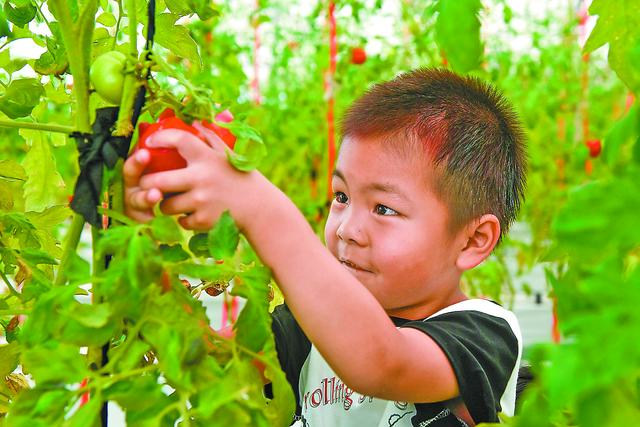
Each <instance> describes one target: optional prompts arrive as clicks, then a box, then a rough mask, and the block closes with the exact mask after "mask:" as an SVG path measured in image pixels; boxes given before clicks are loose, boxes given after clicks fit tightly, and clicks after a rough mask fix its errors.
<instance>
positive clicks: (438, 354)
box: [242, 174, 458, 402]
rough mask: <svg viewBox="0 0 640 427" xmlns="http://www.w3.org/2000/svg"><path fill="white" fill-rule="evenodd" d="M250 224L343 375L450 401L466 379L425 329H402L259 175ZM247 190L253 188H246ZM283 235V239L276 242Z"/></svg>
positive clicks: (393, 396) (402, 393)
mask: <svg viewBox="0 0 640 427" xmlns="http://www.w3.org/2000/svg"><path fill="white" fill-rule="evenodd" d="M254 179H255V181H256V183H255V184H254V185H255V187H254V188H255V190H258V191H255V190H254V191H253V192H252V193H248V194H252V195H253V197H251V198H252V201H251V202H252V204H253V206H251V207H250V208H248V209H247V212H251V214H250V219H247V220H246V221H243V222H242V223H243V231H244V233H245V235H246V236H247V238H248V239H249V241H250V242H251V244H252V245H253V246H254V248H255V249H256V251H257V252H258V254H259V255H260V257H261V259H262V260H263V262H264V263H265V264H266V265H268V266H269V267H270V268H271V269H272V270H273V274H274V276H275V277H276V280H277V282H278V284H279V285H280V287H281V289H282V292H283V293H284V296H285V299H286V301H287V304H288V305H289V308H290V309H291V311H292V312H293V314H294V315H295V317H296V319H297V320H298V322H299V323H300V326H301V327H302V329H303V330H304V331H305V333H306V334H307V335H308V337H309V339H310V340H311V342H313V343H314V345H315V346H316V347H317V348H318V350H319V351H320V353H321V354H322V355H323V357H324V358H325V359H326V360H327V362H328V363H329V364H330V365H331V367H332V368H333V369H334V370H335V371H336V373H337V374H338V376H339V377H340V378H341V379H342V380H343V381H344V382H345V383H346V384H347V385H348V386H349V387H351V388H353V389H355V390H356V391H358V392H360V393H363V394H366V395H372V396H376V397H381V398H385V399H388V400H401V401H409V402H430V401H441V400H447V399H450V398H453V397H456V396H457V395H458V383H457V380H456V377H455V374H454V372H453V369H452V367H451V364H450V362H449V360H448V358H447V357H446V356H445V354H444V352H443V351H442V349H441V348H440V347H439V346H438V345H437V344H436V343H435V341H433V340H432V339H431V338H429V336H428V335H426V334H425V333H424V332H421V331H418V330H415V329H410V328H406V329H405V328H402V329H397V328H396V327H395V326H394V324H393V323H392V322H391V320H390V319H389V316H388V315H387V314H386V312H385V311H384V309H383V308H382V306H381V305H380V304H379V303H378V301H377V300H376V299H375V298H374V297H373V295H372V294H371V293H370V292H369V291H368V290H367V289H366V288H365V287H364V286H363V285H362V284H361V283H360V282H359V281H358V280H357V279H356V278H354V277H353V276H352V275H351V274H350V273H349V272H348V271H346V270H345V268H344V267H343V266H342V265H341V264H340V263H339V261H338V260H336V259H335V258H334V257H333V255H332V254H331V253H330V252H329V251H328V250H327V248H326V247H325V246H324V245H323V244H322V243H321V241H320V240H319V239H318V237H317V236H316V235H315V233H314V232H313V230H312V229H311V227H310V226H309V224H308V223H307V221H306V219H305V218H304V217H303V215H302V214H301V213H300V211H299V210H298V209H297V208H296V207H295V205H294V204H293V203H292V202H291V200H290V199H289V198H288V197H287V196H286V195H285V194H284V193H282V192H281V191H280V190H279V189H277V188H276V187H275V186H273V185H272V184H271V183H269V182H268V181H267V180H266V179H265V178H264V177H263V176H262V175H259V174H255V177H254ZM245 194H246V193H245ZM274 242H277V244H274Z"/></svg>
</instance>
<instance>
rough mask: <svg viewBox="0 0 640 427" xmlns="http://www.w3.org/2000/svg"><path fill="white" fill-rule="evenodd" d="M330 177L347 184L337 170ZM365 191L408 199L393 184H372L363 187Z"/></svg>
mask: <svg viewBox="0 0 640 427" xmlns="http://www.w3.org/2000/svg"><path fill="white" fill-rule="evenodd" d="M332 175H333V176H337V177H338V178H340V179H341V180H343V181H344V182H347V180H346V179H345V178H344V175H343V174H342V172H340V171H339V170H338V169H334V170H333V173H332ZM365 191H379V192H382V193H390V194H396V195H398V196H400V197H402V198H405V199H408V197H407V196H406V195H405V194H404V192H403V191H402V190H400V188H398V187H397V186H395V185H393V184H383V183H381V182H373V183H371V184H369V185H367V186H366V187H365Z"/></svg>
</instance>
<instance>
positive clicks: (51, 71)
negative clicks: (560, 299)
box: [33, 38, 69, 76]
mask: <svg viewBox="0 0 640 427" xmlns="http://www.w3.org/2000/svg"><path fill="white" fill-rule="evenodd" d="M68 67H69V61H68V59H67V52H66V50H65V49H64V45H62V44H58V43H57V42H56V40H55V39H53V38H47V51H46V52H44V53H42V55H40V57H39V58H38V59H36V60H35V61H34V62H33V70H34V71H35V72H36V73H38V74H42V75H55V76H60V75H62V74H63V73H64V72H65V71H67V68H68Z"/></svg>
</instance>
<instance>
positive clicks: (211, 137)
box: [192, 121, 228, 153]
mask: <svg viewBox="0 0 640 427" xmlns="http://www.w3.org/2000/svg"><path fill="white" fill-rule="evenodd" d="M192 126H193V127H194V128H196V130H197V131H198V132H200V134H202V136H204V138H205V139H206V140H207V142H208V143H209V145H211V147H213V148H215V149H216V150H220V151H222V152H223V153H224V150H225V149H227V148H228V147H227V145H226V144H225V143H224V141H223V140H222V138H220V137H219V136H218V134H216V133H215V132H214V131H212V130H211V129H209V128H207V127H205V126H204V125H203V124H202V123H200V122H198V121H195V122H193V124H192Z"/></svg>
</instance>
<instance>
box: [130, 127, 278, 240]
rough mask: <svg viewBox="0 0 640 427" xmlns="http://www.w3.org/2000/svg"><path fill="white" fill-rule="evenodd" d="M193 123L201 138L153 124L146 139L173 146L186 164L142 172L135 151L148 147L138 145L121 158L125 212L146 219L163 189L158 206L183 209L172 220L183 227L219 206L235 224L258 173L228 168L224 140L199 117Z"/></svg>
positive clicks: (205, 223)
mask: <svg viewBox="0 0 640 427" xmlns="http://www.w3.org/2000/svg"><path fill="white" fill-rule="evenodd" d="M193 127H195V128H196V129H197V130H198V131H199V132H200V134H202V135H203V136H204V137H205V138H206V142H203V141H202V140H201V139H200V138H198V137H197V136H195V135H193V134H191V133H188V132H185V131H182V130H179V129H163V130H159V131H157V132H156V133H154V134H153V135H151V136H150V137H149V138H148V139H147V146H148V147H150V148H158V147H166V148H174V149H176V150H178V152H179V153H180V155H181V156H182V157H183V158H184V159H185V160H186V161H187V167H186V168H182V169H176V170H172V171H166V172H158V173H153V174H148V175H142V171H143V170H144V167H145V165H146V164H147V163H148V161H149V159H148V158H147V157H145V154H141V153H146V154H147V155H148V154H149V152H148V151H146V150H140V151H138V152H137V153H136V154H135V155H134V156H132V157H131V158H130V159H129V160H127V162H126V163H125V171H124V174H125V205H126V210H125V212H126V213H127V215H129V216H130V217H132V218H134V219H136V220H139V221H148V220H150V219H151V218H153V211H152V209H153V206H154V205H155V204H156V203H157V202H158V201H159V200H160V199H162V196H163V195H164V200H162V202H161V203H160V210H161V211H162V213H164V214H165V215H181V214H182V215H185V216H182V217H181V218H180V219H179V220H178V221H179V222H180V224H181V225H182V226H183V227H184V228H186V229H190V230H208V229H209V228H211V226H212V225H213V224H214V223H215V222H216V221H217V219H218V218H219V217H220V215H221V214H222V212H224V211H225V210H230V211H231V215H232V216H233V217H234V219H235V220H236V222H238V224H239V225H240V224H241V221H240V219H241V218H242V217H243V216H245V215H243V214H245V213H247V212H250V210H251V207H250V206H249V203H250V202H251V201H252V200H253V199H252V197H251V196H252V195H255V194H259V192H257V191H256V190H257V187H255V185H257V184H258V181H260V180H259V177H261V175H260V174H259V173H258V172H250V173H244V172H240V171H237V170H236V169H234V168H233V167H232V166H231V164H230V163H229V162H228V160H227V156H226V152H225V151H226V150H227V149H228V148H227V146H226V145H225V143H224V142H223V141H222V140H221V139H220V138H219V137H218V136H217V135H216V134H215V133H214V132H212V131H211V130H209V129H207V128H205V127H204V126H202V125H201V124H200V123H198V122H194V123H193ZM262 181H265V182H267V181H266V180H264V179H263V180H262ZM167 195H171V196H170V197H167Z"/></svg>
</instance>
